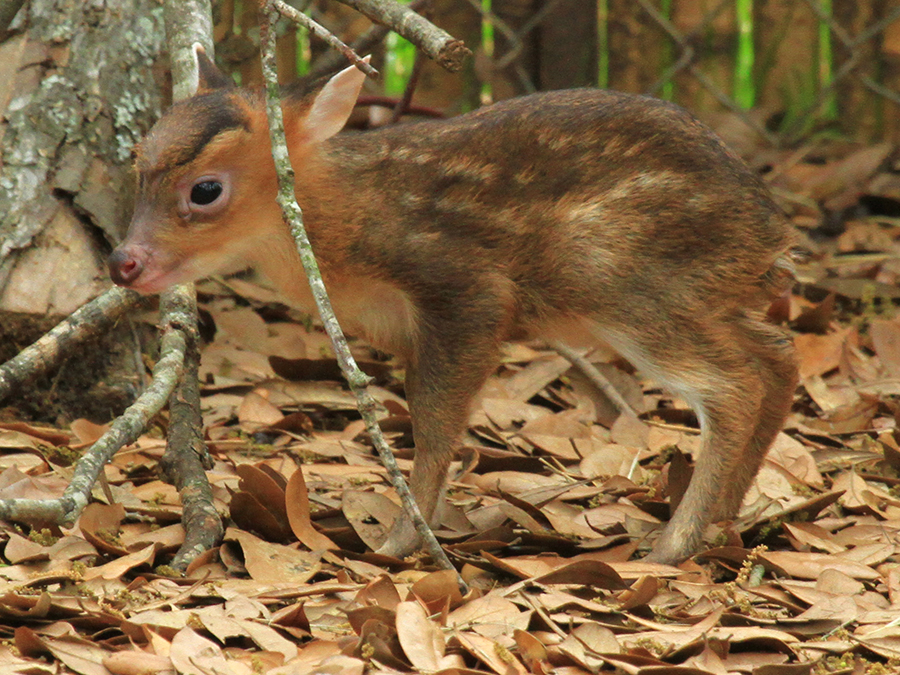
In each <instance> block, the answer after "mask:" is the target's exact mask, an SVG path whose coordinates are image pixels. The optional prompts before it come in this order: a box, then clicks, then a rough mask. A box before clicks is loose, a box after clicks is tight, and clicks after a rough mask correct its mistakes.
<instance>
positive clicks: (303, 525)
mask: <svg viewBox="0 0 900 675" xmlns="http://www.w3.org/2000/svg"><path fill="white" fill-rule="evenodd" d="M285 502H286V507H287V518H288V522H290V524H291V530H292V531H293V532H294V536H295V537H297V539H299V540H300V543H301V544H303V545H304V546H306V548H308V549H309V550H310V551H318V550H321V549H329V550H333V549H337V548H338V546H337V545H336V544H335V543H334V542H333V541H331V539H329V538H328V537H326V536H325V535H324V534H322V533H321V532H319V531H318V530H316V529H315V528H314V527H313V524H312V522H311V521H310V517H309V494H308V493H307V491H306V481H304V480H303V471H302V470H301V468H300V467H297V470H296V471H294V473H292V474H291V477H290V479H288V484H287V488H286V489H285Z"/></svg>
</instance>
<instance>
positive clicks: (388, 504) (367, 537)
mask: <svg viewBox="0 0 900 675" xmlns="http://www.w3.org/2000/svg"><path fill="white" fill-rule="evenodd" d="M343 511H344V516H345V517H346V518H347V521H348V522H349V523H350V526H351V527H352V528H353V529H354V530H355V531H356V534H358V535H359V538H360V539H362V540H363V542H364V543H365V544H366V546H368V547H369V548H370V549H371V550H373V551H374V550H375V549H377V548H378V547H379V546H381V544H382V543H384V540H385V539H386V538H387V536H388V532H389V531H390V527H391V525H392V524H393V523H394V520H395V519H396V518H397V516H398V514H399V513H400V506H399V505H398V504H395V503H394V502H392V501H391V500H390V499H388V498H387V497H385V496H384V495H382V494H378V493H376V492H361V491H359V490H345V491H344V497H343Z"/></svg>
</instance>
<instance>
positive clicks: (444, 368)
mask: <svg viewBox="0 0 900 675" xmlns="http://www.w3.org/2000/svg"><path fill="white" fill-rule="evenodd" d="M195 53H196V54H197V58H198V62H199V71H200V81H199V84H198V89H197V93H196V96H194V97H193V98H190V99H188V100H186V101H183V102H180V103H176V104H175V105H173V106H172V107H171V108H170V109H169V110H168V111H167V112H166V113H165V115H163V117H162V119H160V121H159V122H158V123H157V124H156V126H155V127H154V128H153V130H152V131H151V132H150V134H149V135H148V136H147V138H146V139H145V140H144V141H143V142H142V143H141V145H140V147H139V148H138V151H137V161H136V167H137V172H138V177H139V189H138V200H137V205H136V208H135V212H134V218H133V220H132V222H131V226H130V228H129V230H128V235H127V238H126V239H125V241H124V242H123V243H122V244H121V245H120V246H119V247H118V248H117V249H116V250H115V251H114V252H113V254H112V255H111V256H110V258H109V270H110V274H111V276H112V278H113V280H114V281H115V282H116V283H117V284H119V285H122V286H127V287H129V288H133V289H135V290H137V291H140V292H142V293H156V292H159V291H161V290H163V289H165V288H167V287H168V286H171V285H172V284H176V283H182V282H186V281H191V280H195V279H198V278H201V277H203V276H205V275H208V274H210V273H213V272H217V271H222V270H223V269H225V268H229V267H231V268H233V267H234V266H235V265H237V266H239V267H246V266H249V265H252V266H254V267H256V268H257V269H258V270H259V271H260V272H261V273H262V274H263V275H264V276H266V277H268V279H270V280H271V282H272V283H273V284H274V285H275V286H276V287H277V288H278V289H279V290H280V291H281V292H282V293H283V294H284V296H285V297H286V299H287V300H288V301H289V302H290V303H292V304H295V305H297V306H298V307H302V308H307V309H309V308H311V306H312V298H311V295H310V293H309V289H308V284H307V282H306V279H305V276H304V274H303V270H302V268H301V265H300V261H299V257H298V254H297V252H296V250H295V247H294V242H293V240H292V239H291V235H290V233H289V232H288V229H287V227H286V226H285V224H284V222H283V221H282V216H281V212H280V210H279V207H278V206H277V204H276V203H275V193H276V178H275V169H274V165H273V161H272V158H271V156H270V145H269V138H268V131H267V123H266V117H265V106H264V100H263V97H262V92H260V91H248V90H245V89H237V88H235V87H233V86H230V82H229V80H228V79H227V78H226V77H225V76H224V75H222V74H221V73H219V72H218V71H217V70H216V69H215V66H214V65H213V64H212V63H211V62H210V61H209V59H207V58H206V56H205V55H204V54H203V53H202V51H200V50H198V51H196V52H195ZM363 79H364V76H363V74H362V73H361V72H359V71H358V70H356V69H355V68H348V69H346V70H344V71H343V72H341V73H338V74H337V75H335V76H334V77H332V78H331V79H330V80H329V81H328V82H327V83H325V85H324V86H321V87H319V88H318V89H316V90H313V91H311V92H310V91H308V92H300V91H292V90H290V89H289V90H287V92H286V94H285V96H284V98H283V101H282V105H283V108H284V114H285V124H286V131H287V138H288V143H289V146H290V153H291V160H292V162H293V165H294V167H295V169H296V172H297V177H296V188H295V190H296V196H297V200H298V202H299V203H300V205H301V207H302V208H303V213H304V220H305V223H306V227H307V228H308V231H309V236H310V239H311V240H312V243H313V248H314V250H315V252H316V255H317V257H318V260H319V263H320V266H321V268H322V273H323V277H324V279H325V282H326V285H327V287H328V290H329V293H330V295H331V298H332V301H333V303H334V306H335V310H336V312H337V314H338V317H339V318H340V320H341V322H342V323H343V324H344V325H345V326H346V327H347V328H349V329H350V332H356V333H357V334H362V335H363V336H365V337H366V338H367V339H368V340H370V341H371V343H372V344H374V345H376V346H378V347H380V348H382V349H384V350H386V351H389V352H392V353H394V354H397V355H398V356H401V357H403V358H404V359H405V360H406V362H407V364H408V369H407V376H406V392H407V396H408V399H409V406H410V412H411V414H412V419H413V431H414V437H415V444H416V458H415V463H414V466H413V469H412V475H411V487H412V491H413V494H414V495H415V497H416V499H417V500H418V503H419V506H420V507H421V509H422V512H423V514H424V515H425V517H426V519H431V520H433V519H434V518H435V517H436V513H437V507H438V504H439V502H440V501H442V499H443V497H442V493H443V489H444V484H445V481H446V473H447V468H448V465H449V463H450V461H451V458H452V457H453V453H454V450H455V449H456V448H457V445H458V444H459V442H460V440H461V436H462V434H463V433H464V431H465V429H466V424H467V420H468V416H469V408H470V404H471V402H472V400H473V397H474V396H475V395H476V393H477V392H478V391H479V389H480V387H481V386H482V384H483V383H484V381H485V379H486V378H487V377H488V375H489V374H490V373H491V372H492V371H493V370H494V368H495V367H496V366H497V364H498V358H499V355H500V348H501V345H502V343H503V342H504V341H507V340H517V339H523V338H532V337H548V336H552V337H554V338H558V339H563V340H566V339H569V340H572V339H574V338H575V336H577V335H583V334H585V333H587V334H589V335H590V336H592V338H593V339H595V340H597V339H602V340H604V341H606V342H607V343H609V344H611V345H612V346H613V347H615V348H616V349H617V350H618V351H619V352H621V354H623V355H624V356H625V357H626V358H627V359H629V360H630V361H631V362H632V363H634V364H635V365H636V366H637V367H639V368H640V369H642V370H643V371H644V372H646V373H647V374H649V375H651V376H652V377H653V378H654V379H655V380H657V381H658V382H660V383H661V384H664V385H665V386H667V387H668V388H669V389H671V390H672V391H673V392H675V393H677V394H678V395H679V396H681V397H682V398H683V399H684V400H685V401H687V402H688V403H689V404H690V405H691V406H692V407H693V409H694V410H695V411H696V413H697V416H698V418H699V420H700V425H701V428H702V434H703V435H702V439H703V443H702V450H701V453H700V455H699V458H698V459H697V465H696V469H695V472H694V476H693V479H692V480H691V483H690V486H689V487H688V489H687V492H686V493H685V495H684V497H683V499H682V501H681V504H680V506H679V507H678V509H677V511H676V513H675V514H674V516H673V518H672V519H671V521H670V522H669V524H668V525H667V526H666V528H665V529H664V531H663V532H662V534H661V536H660V537H659V538H658V540H657V541H656V544H655V546H654V548H653V551H652V552H651V553H650V555H649V556H648V558H647V559H648V560H653V561H657V562H665V563H675V562H679V561H681V560H683V559H684V558H686V557H688V556H690V555H692V554H693V553H695V552H696V551H697V549H698V548H699V546H700V544H701V540H702V535H703V532H704V530H705V528H706V526H707V525H709V524H710V523H712V522H716V521H719V520H725V519H728V518H731V517H733V516H734V514H735V513H736V511H737V509H738V507H739V506H740V503H741V500H742V499H743V496H744V493H745V492H746V490H747V488H748V486H749V484H750V482H751V481H752V480H753V477H754V476H755V475H756V473H757V471H758V469H759V466H760V464H761V462H762V460H763V456H764V455H765V453H766V451H767V450H768V448H769V445H770V444H771V443H772V440H773V439H774V437H775V435H776V434H777V433H778V431H779V430H780V428H781V425H782V423H783V421H784V419H785V416H786V415H787V413H788V410H789V408H790V405H791V400H792V395H793V391H794V387H795V384H796V380H797V374H796V366H795V363H794V357H793V353H792V345H791V341H790V339H789V337H788V336H787V335H786V334H785V333H784V332H783V331H782V330H779V329H778V328H776V327H773V326H771V325H769V324H768V323H766V321H765V318H764V315H765V312H766V308H767V306H768V304H769V302H770V301H771V300H772V299H773V298H775V297H777V296H778V295H779V294H781V293H782V292H784V290H785V289H786V288H787V287H788V285H789V284H790V282H791V259H790V248H791V246H792V236H791V228H790V226H789V224H788V223H787V222H786V220H785V218H784V217H783V216H782V215H781V213H780V212H779V210H778V208H777V207H776V206H775V204H774V203H773V202H772V200H771V198H770V196H769V193H768V191H767V189H766V187H765V185H764V184H763V183H762V181H761V180H760V179H759V178H758V177H757V176H756V175H754V173H753V172H752V171H750V170H749V169H748V168H747V167H746V166H745V165H744V164H743V163H742V162H741V161H740V160H739V159H738V158H737V157H736V156H735V155H733V154H732V153H731V152H730V151H729V150H728V149H727V148H725V147H724V146H723V144H722V143H721V142H720V141H719V140H718V138H717V137H716V136H715V135H714V134H713V133H712V132H711V131H710V130H709V129H708V128H707V127H705V126H704V125H703V124H701V123H700V122H698V121H697V120H695V119H694V118H693V117H691V116H690V115H689V114H688V113H687V112H685V111H684V110H682V109H680V108H678V107H676V106H674V105H671V104H669V103H665V102H663V101H659V100H656V99H653V98H647V97H644V96H635V95H630V94H623V93H617V92H612V91H599V90H587V89H581V90H572V91H556V92H549V93H542V94H535V95H532V96H524V97H522V98H517V99H513V100H509V101H505V102H503V103H498V104H496V105H492V106H489V107H486V108H483V109H481V110H478V111H476V112H473V113H469V114H466V115H461V116H459V117H456V118H453V119H449V120H442V121H430V122H422V123H417V124H408V125H400V126H392V127H387V128H383V129H379V130H377V131H370V132H366V133H359V134H350V133H348V134H340V135H338V133H337V132H338V131H340V130H341V128H342V127H343V125H344V123H345V122H346V120H347V118H348V116H349V115H350V112H351V110H352V109H353V106H354V103H355V101H356V98H357V95H358V93H359V91H360V87H361V86H362V82H363ZM401 518H402V520H401V522H400V524H399V526H398V527H395V528H394V529H393V531H392V534H391V536H390V537H389V538H388V540H387V542H386V543H385V544H384V545H383V546H382V548H381V549H380V551H381V552H383V553H387V554H392V555H402V554H406V553H409V552H411V551H412V550H414V549H415V548H416V547H417V545H418V539H417V535H416V533H415V531H414V529H413V528H412V526H411V524H410V522H409V521H408V520H407V519H405V518H404V517H401Z"/></svg>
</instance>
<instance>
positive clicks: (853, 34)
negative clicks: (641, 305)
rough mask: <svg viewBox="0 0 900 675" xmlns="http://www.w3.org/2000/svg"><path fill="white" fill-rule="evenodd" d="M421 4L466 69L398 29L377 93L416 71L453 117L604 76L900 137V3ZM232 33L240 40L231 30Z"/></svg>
mask: <svg viewBox="0 0 900 675" xmlns="http://www.w3.org/2000/svg"><path fill="white" fill-rule="evenodd" d="M234 4H235V0H223V2H222V3H220V6H224V7H226V8H227V7H229V6H230V7H231V8H232V10H233V7H234ZM244 4H247V3H244ZM300 4H301V6H303V5H306V7H305V9H306V11H307V12H309V13H311V14H312V15H313V16H314V17H315V18H316V19H317V20H319V21H321V22H322V23H324V24H325V25H326V26H328V27H329V28H330V29H331V30H333V31H334V32H335V33H336V34H338V35H340V36H341V37H342V38H344V39H345V40H347V41H352V40H353V39H354V38H357V37H358V36H359V35H361V34H363V33H365V32H366V31H367V30H369V29H370V28H371V27H370V25H369V24H368V22H367V21H366V20H365V19H362V18H360V17H359V15H357V14H355V13H354V12H353V11H352V10H349V9H348V8H346V7H344V6H343V5H340V4H339V3H337V2H333V1H329V0H317V1H315V2H312V3H300ZM416 5H417V7H419V8H420V9H419V11H421V12H422V13H423V14H425V15H426V16H428V17H429V18H431V19H432V20H433V21H434V22H435V23H437V24H438V25H440V26H441V27H442V28H444V29H445V30H447V31H448V32H450V33H451V34H453V35H454V36H455V37H458V38H460V39H463V40H465V42H466V44H467V45H468V46H469V47H470V48H471V49H472V51H473V52H474V56H473V58H472V59H470V60H469V63H468V65H467V66H466V68H465V69H464V71H463V72H462V73H457V74H450V73H446V72H444V71H441V69H440V68H438V67H437V66H436V65H435V64H432V63H426V64H420V65H423V67H421V68H414V67H413V66H414V62H415V58H416V57H415V54H414V50H411V49H410V46H408V45H405V44H404V41H403V40H402V39H400V38H398V37H397V36H388V37H387V38H386V39H385V40H383V42H382V44H381V47H380V48H379V49H378V50H377V51H376V65H377V66H378V67H380V68H381V69H382V70H383V71H384V72H385V79H384V81H383V87H384V91H381V92H378V93H380V94H387V95H388V96H395V97H398V98H399V97H401V94H402V93H403V90H404V89H405V88H406V85H407V82H408V81H409V79H410V77H411V76H412V73H413V72H416V76H415V78H414V79H415V82H414V92H413V94H414V95H413V102H414V103H417V104H419V105H421V106H425V107H430V108H435V109H438V110H442V111H446V112H447V113H448V114H452V113H455V112H459V111H464V110H467V109H471V108H473V107H475V106H477V105H480V104H483V103H485V102H490V101H493V100H499V99H503V98H508V97H510V96H516V95H521V94H526V93H530V92H533V91H539V90H545V89H560V88H567V87H576V86H600V87H609V88H613V89H620V90H624V91H632V92H640V93H648V94H651V95H654V96H660V97H662V98H667V99H670V100H673V101H675V102H677V103H679V104H681V105H683V106H685V107H687V108H689V109H691V110H693V111H694V112H695V113H697V114H699V115H700V116H701V117H704V118H706V119H708V120H711V121H713V122H717V123H719V124H728V123H729V122H730V123H731V124H732V126H734V124H738V123H739V124H740V125H741V126H742V133H746V131H747V130H752V135H754V136H755V137H756V139H757V140H759V139H763V140H764V141H765V142H768V143H770V144H773V145H782V144H786V143H793V142H796V141H797V140H799V139H803V138H807V137H809V136H811V135H815V134H831V135H840V136H843V137H851V138H854V139H858V140H865V141H874V140H881V139H889V140H894V141H897V140H900V0H428V1H425V0H418V2H416ZM235 21H236V22H237V24H236V25H239V24H240V20H239V19H235ZM222 35H224V36H225V37H230V38H232V39H234V38H235V35H234V34H233V31H232V30H231V29H228V28H226V29H223V30H222ZM285 38H286V39H285V40H284V42H285V45H286V46H285V52H286V56H285V58H286V60H290V59H291V58H293V59H294V60H295V61H296V63H297V64H298V71H299V72H300V73H301V74H302V73H303V72H305V71H307V70H308V69H309V67H310V64H312V67H313V68H315V62H316V58H317V57H319V56H320V55H321V54H322V53H323V47H322V46H321V45H317V44H315V42H314V41H313V42H310V40H309V38H307V37H306V36H304V35H302V34H300V35H296V34H294V33H291V35H289V36H288V35H286V36H285ZM295 38H296V39H295ZM290 50H293V51H292V52H291V51H290ZM288 52H290V53H288ZM247 62H248V63H249V61H247Z"/></svg>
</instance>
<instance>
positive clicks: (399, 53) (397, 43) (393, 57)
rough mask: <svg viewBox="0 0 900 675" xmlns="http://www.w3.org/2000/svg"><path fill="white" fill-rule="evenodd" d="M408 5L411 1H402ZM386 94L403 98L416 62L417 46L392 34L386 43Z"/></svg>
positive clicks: (384, 72)
mask: <svg viewBox="0 0 900 675" xmlns="http://www.w3.org/2000/svg"><path fill="white" fill-rule="evenodd" d="M400 1H401V2H403V3H404V4H408V3H409V0H400ZM384 44H385V55H384V71H383V74H384V93H385V94H387V95H388V96H401V95H402V94H403V92H404V91H406V83H407V82H408V81H409V76H410V74H411V73H412V69H413V64H414V63H415V61H416V47H415V45H414V44H413V43H412V42H410V41H409V40H407V39H406V38H404V37H401V36H400V35H397V34H396V33H390V34H389V35H388V36H387V38H386V39H385V41H384Z"/></svg>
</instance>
